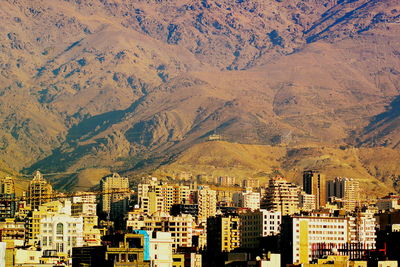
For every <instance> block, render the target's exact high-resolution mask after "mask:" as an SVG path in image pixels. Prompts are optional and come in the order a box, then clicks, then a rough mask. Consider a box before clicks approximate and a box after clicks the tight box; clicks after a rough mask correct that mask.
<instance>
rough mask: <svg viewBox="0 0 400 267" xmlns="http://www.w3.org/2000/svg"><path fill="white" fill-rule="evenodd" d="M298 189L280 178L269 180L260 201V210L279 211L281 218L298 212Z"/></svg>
mask: <svg viewBox="0 0 400 267" xmlns="http://www.w3.org/2000/svg"><path fill="white" fill-rule="evenodd" d="M299 192H300V188H299V187H298V186H297V185H295V184H292V183H289V182H287V181H286V180H285V179H283V178H281V177H276V178H273V179H270V180H269V183H268V187H267V188H266V190H265V194H264V196H263V198H262V200H261V208H262V209H266V210H271V211H279V212H281V214H282V216H284V215H290V214H294V213H296V212H298V211H299V207H298V206H299Z"/></svg>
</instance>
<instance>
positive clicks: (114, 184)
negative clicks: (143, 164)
mask: <svg viewBox="0 0 400 267" xmlns="http://www.w3.org/2000/svg"><path fill="white" fill-rule="evenodd" d="M100 185H101V191H102V192H103V195H102V196H101V210H102V211H103V212H105V213H108V214H109V216H110V218H111V219H112V220H115V219H118V218H122V217H123V215H124V214H125V213H127V212H128V209H129V198H130V192H129V180H128V178H126V177H121V176H120V175H119V174H117V173H113V175H112V176H108V177H105V178H103V179H102V180H101V182H100Z"/></svg>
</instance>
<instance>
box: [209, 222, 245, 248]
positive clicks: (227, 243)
mask: <svg viewBox="0 0 400 267" xmlns="http://www.w3.org/2000/svg"><path fill="white" fill-rule="evenodd" d="M238 247H240V218H239V216H225V217H224V216H221V215H217V216H214V217H209V218H208V219H207V250H208V251H210V252H212V253H220V252H223V251H225V252H229V251H232V250H234V249H235V248H238Z"/></svg>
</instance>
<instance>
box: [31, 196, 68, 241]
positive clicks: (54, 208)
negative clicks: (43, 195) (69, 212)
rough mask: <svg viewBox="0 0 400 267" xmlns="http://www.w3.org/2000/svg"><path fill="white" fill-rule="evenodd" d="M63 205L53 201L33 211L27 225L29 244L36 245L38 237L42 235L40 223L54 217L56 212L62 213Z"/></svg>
mask: <svg viewBox="0 0 400 267" xmlns="http://www.w3.org/2000/svg"><path fill="white" fill-rule="evenodd" d="M61 208H62V204H61V202H59V201H52V202H48V203H45V204H43V205H41V206H39V207H38V209H35V210H33V211H32V213H31V214H30V216H29V217H28V225H27V230H28V233H27V239H28V244H31V245H34V244H35V243H36V242H38V241H39V240H38V235H39V234H40V221H41V220H42V219H44V218H46V217H50V216H52V215H54V214H55V213H56V212H58V211H60V210H61Z"/></svg>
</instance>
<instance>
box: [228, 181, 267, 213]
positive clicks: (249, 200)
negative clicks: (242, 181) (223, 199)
mask: <svg viewBox="0 0 400 267" xmlns="http://www.w3.org/2000/svg"><path fill="white" fill-rule="evenodd" d="M260 201H261V195H260V193H258V192H253V191H252V189H251V188H249V187H248V188H246V191H245V192H237V193H234V194H233V203H234V204H235V206H236V207H242V208H247V209H251V210H257V209H260Z"/></svg>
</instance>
